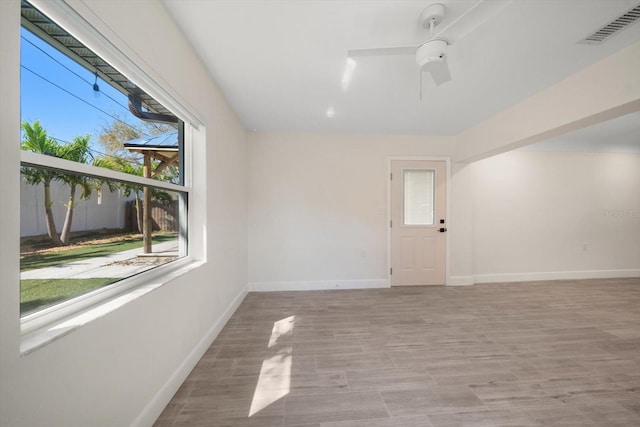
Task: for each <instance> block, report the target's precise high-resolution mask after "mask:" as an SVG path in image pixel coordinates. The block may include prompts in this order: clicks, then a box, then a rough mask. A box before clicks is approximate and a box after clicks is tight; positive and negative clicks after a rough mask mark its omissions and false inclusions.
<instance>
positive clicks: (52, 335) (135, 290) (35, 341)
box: [20, 260, 205, 356]
mask: <svg viewBox="0 0 640 427" xmlns="http://www.w3.org/2000/svg"><path fill="white" fill-rule="evenodd" d="M175 263H176V264H174V263H171V264H173V265H171V264H168V265H166V266H161V267H158V268H155V269H153V270H151V271H149V272H146V273H144V274H142V275H141V277H132V278H131V279H129V280H128V281H127V283H126V284H125V285H123V286H119V287H116V288H114V290H120V292H118V293H116V294H115V295H114V296H111V297H107V298H106V299H105V298H104V296H103V295H99V293H98V295H96V296H95V297H96V299H98V298H99V300H97V301H96V302H95V303H93V304H91V305H89V306H88V307H86V308H85V309H81V310H78V311H76V312H74V313H73V314H71V315H69V316H66V317H63V318H61V319H57V320H55V321H52V322H50V323H46V324H44V325H42V326H39V327H36V328H29V327H27V328H25V323H27V322H30V320H27V321H24V320H23V330H25V329H27V331H26V332H24V333H23V334H22V340H21V342H20V354H21V355H22V356H26V355H28V354H30V353H33V352H34V351H36V350H38V349H39V348H42V347H44V346H45V345H47V344H49V343H50V342H53V341H55V340H58V339H60V338H62V337H64V336H65V335H68V334H70V333H71V332H73V331H75V330H77V329H78V328H80V327H82V326H84V325H86V324H87V323H90V322H92V321H94V320H96V319H99V318H101V317H103V316H106V315H107V314H109V313H111V312H113V311H115V310H117V309H118V308H120V307H122V306H123V305H125V304H127V303H129V302H131V301H133V300H136V299H138V298H140V297H142V296H143V295H146V294H148V293H149V292H151V291H153V290H154V289H157V288H159V287H161V286H163V285H164V284H166V283H168V282H170V281H172V280H174V279H176V278H177V277H179V276H182V275H183V274H185V273H187V272H189V271H192V270H195V269H196V268H199V267H200V266H202V265H203V264H204V263H205V262H204V261H193V260H186V262H180V260H178V261H175ZM163 267H164V268H163ZM85 304H86V301H85ZM71 307H73V302H71ZM55 311H56V307H52V312H53V314H54V315H55Z"/></svg>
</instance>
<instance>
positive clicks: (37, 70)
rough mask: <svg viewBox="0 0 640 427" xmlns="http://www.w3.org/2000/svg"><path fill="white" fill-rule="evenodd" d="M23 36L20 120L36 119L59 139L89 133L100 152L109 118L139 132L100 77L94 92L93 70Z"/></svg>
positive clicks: (124, 101) (31, 36)
mask: <svg viewBox="0 0 640 427" xmlns="http://www.w3.org/2000/svg"><path fill="white" fill-rule="evenodd" d="M21 36H22V40H21V53H20V54H21V58H20V61H21V69H20V91H21V97H20V110H21V111H20V112H21V119H22V121H28V122H33V121H35V120H39V121H40V123H41V124H42V126H43V127H44V129H45V130H46V131H47V134H48V135H49V136H52V137H54V138H56V139H59V140H63V141H70V140H72V139H73V138H74V137H75V136H81V135H86V134H89V135H91V136H92V137H91V142H92V147H93V149H94V150H100V147H99V146H98V145H97V144H96V143H97V141H98V135H99V133H100V128H101V125H106V124H108V123H110V122H112V121H113V118H112V117H109V114H110V115H114V116H115V115H117V116H119V117H126V121H127V122H128V123H130V124H132V125H133V126H134V127H138V128H139V126H138V125H137V124H136V121H137V119H136V118H135V117H133V116H132V115H131V114H130V113H128V110H127V107H126V106H127V99H126V97H125V96H124V95H123V94H121V93H120V92H118V91H117V90H115V89H113V88H112V87H111V86H109V85H108V84H107V83H106V82H104V81H103V80H102V79H100V78H98V85H99V86H100V92H101V93H100V94H99V95H98V96H96V95H95V91H94V90H93V83H94V82H95V75H94V73H93V72H91V71H89V70H87V69H86V68H84V67H82V66H80V65H79V64H77V63H75V62H74V61H72V60H71V59H69V58H68V57H66V56H65V55H63V54H61V53H60V52H58V51H57V50H56V49H55V48H53V47H51V46H49V45H48V44H47V43H45V42H43V41H42V40H41V39H39V38H38V37H37V36H35V35H34V34H32V33H31V32H29V31H28V30H26V29H24V28H23V29H22V32H21ZM61 64H63V65H64V66H63V65H61ZM65 67H66V68H65ZM29 70H31V71H29ZM70 70H71V71H70ZM72 71H73V72H72ZM74 73H76V74H77V75H76V74H74ZM43 78H44V79H46V80H48V81H46V80H44V79H43ZM55 85H57V86H60V87H61V88H62V89H61V88H60V87H56V86H55ZM63 89H64V90H63ZM65 91H68V92H70V93H72V94H73V95H75V97H74V96H73V95H70V94H69V93H66V92H65ZM107 95H108V96H107ZM109 97H111V98H113V100H112V99H110V98H109ZM114 100H115V101H114ZM83 101H84V102H83ZM116 101H117V102H116ZM98 109H100V110H103V111H104V112H102V111H99V110H98Z"/></svg>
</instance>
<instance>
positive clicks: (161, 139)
mask: <svg viewBox="0 0 640 427" xmlns="http://www.w3.org/2000/svg"><path fill="white" fill-rule="evenodd" d="M124 148H126V149H127V150H129V151H133V152H136V153H142V154H145V155H148V156H150V157H153V158H154V159H156V160H160V161H161V162H162V163H165V164H167V165H172V164H174V163H175V162H176V161H177V160H178V154H179V151H180V146H179V143H178V131H177V130H172V131H169V132H163V133H159V134H157V135H151V136H145V137H143V138H137V139H132V140H130V141H127V142H125V143H124Z"/></svg>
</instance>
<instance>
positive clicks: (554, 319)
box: [155, 279, 640, 427]
mask: <svg viewBox="0 0 640 427" xmlns="http://www.w3.org/2000/svg"><path fill="white" fill-rule="evenodd" d="M155 425H156V426H157V427H161V426H162V427H164V426H233V427H237V426H307V427H320V426H321V427H346V426H350V427H352V426H361V427H365V426H366V427H382V426H403V427H404V426H433V427H440V426H473V427H478V426H607V427H613V426H634V427H636V426H640V279H616V280H613V279H609V280H587V281H559V282H536V283H533V282H532V283H505V284H489V285H476V286H470V287H411V288H391V289H370V290H352V291H314V292H274V293H250V294H249V295H248V296H247V297H246V299H245V300H244V302H243V303H242V305H241V306H240V308H239V309H238V310H237V312H236V313H235V314H234V316H233V317H232V319H231V320H230V322H229V323H228V324H227V326H226V327H225V328H224V330H223V331H222V333H221V334H220V336H219V337H218V339H216V341H215V342H214V343H213V345H212V346H211V348H210V349H209V350H208V351H207V353H206V354H205V356H204V357H203V358H202V360H201V361H200V363H199V364H198V365H197V367H196V368H195V369H194V370H193V372H192V373H191V375H190V376H189V378H188V379H187V380H186V382H185V383H184V385H183V386H182V388H181V389H180V390H179V391H178V393H177V394H176V395H175V397H174V398H173V400H172V401H171V403H170V404H169V405H168V406H167V408H166V409H165V411H164V412H163V414H162V415H161V417H160V418H159V419H158V421H157V423H156V424H155Z"/></svg>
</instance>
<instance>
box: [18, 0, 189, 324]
mask: <svg viewBox="0 0 640 427" xmlns="http://www.w3.org/2000/svg"><path fill="white" fill-rule="evenodd" d="M21 31H22V32H21V62H20V66H21V121H22V124H21V131H22V132H21V140H20V141H16V143H19V144H20V147H21V150H22V151H21V153H22V154H21V176H22V180H21V193H20V194H21V198H20V235H21V245H20V271H21V277H20V296H21V300H20V303H21V305H20V308H21V309H20V313H21V316H22V317H23V318H27V319H28V318H29V317H33V316H37V315H39V314H40V313H42V312H51V310H55V307H57V306H59V305H61V304H66V306H69V304H73V303H74V302H75V301H78V300H86V299H87V298H91V297H93V296H96V295H98V296H99V295H100V294H101V293H104V291H105V290H107V289H113V288H114V287H117V286H120V285H122V284H126V283H127V281H129V282H131V281H132V280H135V279H136V277H138V278H139V276H137V275H139V274H145V272H147V271H149V270H152V269H154V268H157V267H160V266H163V265H165V264H168V263H171V262H174V261H176V260H178V259H181V258H185V257H186V256H187V255H188V245H187V241H188V239H187V237H188V234H187V230H188V227H187V222H188V221H187V219H188V215H187V207H188V202H189V197H188V196H189V193H190V187H189V179H188V170H187V169H186V168H185V164H188V163H189V162H185V159H186V158H187V157H188V153H189V150H188V144H185V137H184V135H185V130H187V131H188V129H186V128H188V126H185V124H184V122H183V121H182V120H181V119H180V118H179V117H178V116H177V115H175V114H174V113H173V112H172V111H171V109H170V108H168V107H165V105H163V104H162V103H160V102H158V101H157V100H156V99H155V98H154V97H153V94H152V93H148V92H147V91H144V90H143V89H141V88H140V87H138V86H137V85H136V84H135V83H133V82H132V81H131V80H129V78H127V75H126V72H121V71H120V70H118V69H116V68H115V67H113V66H112V65H111V64H110V63H108V62H107V61H106V60H105V59H104V58H102V57H100V56H99V55H97V54H96V53H95V52H94V51H92V50H91V49H90V47H89V46H85V45H84V44H83V43H81V42H80V41H79V40H78V39H76V38H75V37H73V36H72V35H71V34H69V33H68V32H67V31H65V29H63V28H62V27H61V26H60V25H58V24H56V23H55V22H53V21H52V20H51V19H49V18H48V17H47V16H46V15H45V14H43V13H42V12H41V11H39V10H38V9H36V8H35V7H33V6H32V5H31V4H29V3H28V2H23V3H22V30H21ZM134 276H136V277H134Z"/></svg>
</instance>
